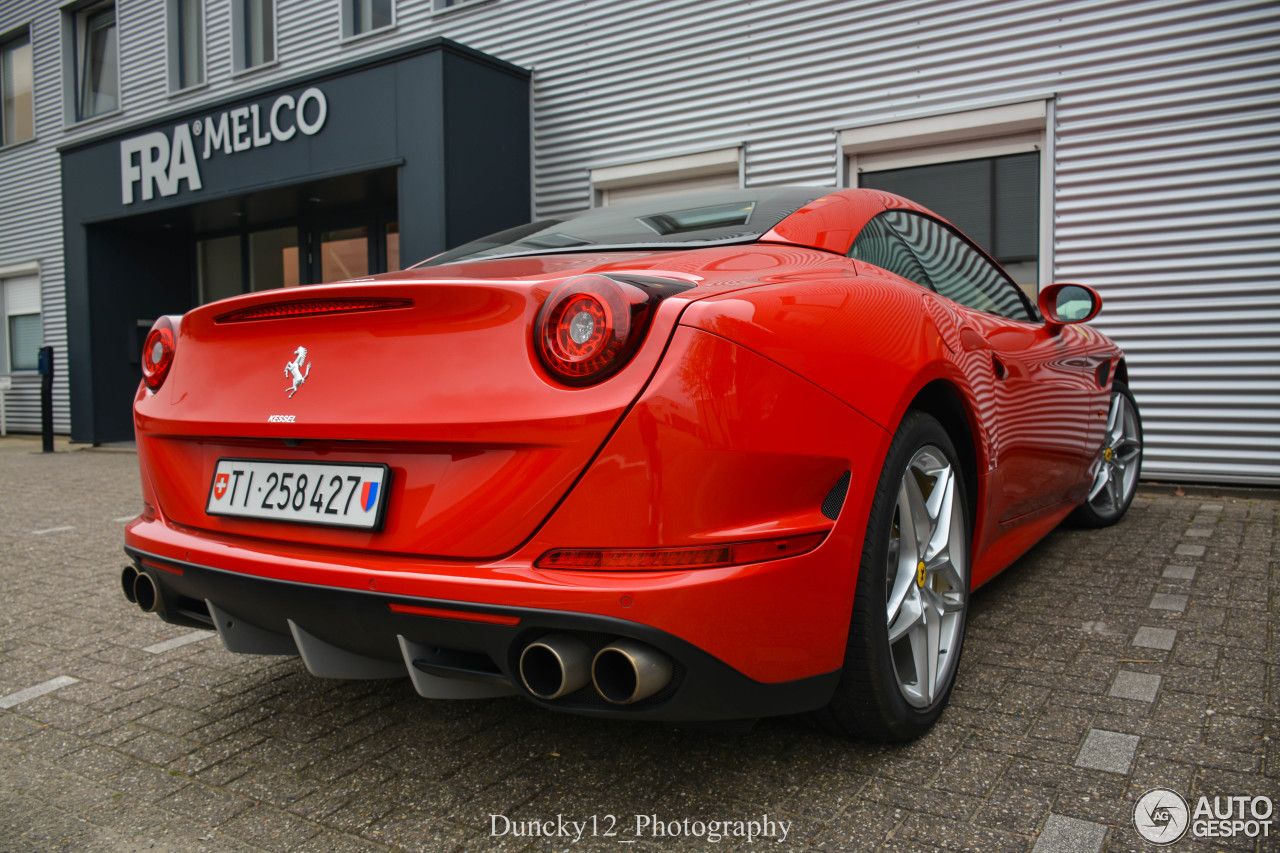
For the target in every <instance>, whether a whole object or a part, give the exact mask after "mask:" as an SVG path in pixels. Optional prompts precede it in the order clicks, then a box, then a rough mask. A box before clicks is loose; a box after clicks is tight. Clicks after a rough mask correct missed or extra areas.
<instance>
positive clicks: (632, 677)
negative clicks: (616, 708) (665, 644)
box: [591, 639, 672, 705]
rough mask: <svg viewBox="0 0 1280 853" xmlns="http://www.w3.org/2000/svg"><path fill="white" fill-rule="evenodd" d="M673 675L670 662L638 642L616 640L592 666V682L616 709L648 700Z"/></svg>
mask: <svg viewBox="0 0 1280 853" xmlns="http://www.w3.org/2000/svg"><path fill="white" fill-rule="evenodd" d="M671 672H672V668H671V658H669V657H667V656H666V655H664V654H663V653H662V652H660V651H658V650H657V649H654V648H651V647H649V646H646V645H645V644H644V643H641V642H637V641H636V640H625V639H623V640H615V641H614V642H612V643H610V644H609V645H607V646H605V647H604V648H603V649H601V650H600V651H598V652H596V656H595V659H594V660H593V661H592V662H591V681H592V682H593V683H594V684H595V686H596V690H598V691H599V692H600V695H601V696H603V697H604V698H605V700H606V701H608V702H612V703H613V704H614V705H630V704H632V703H633V702H639V701H640V700H641V699H648V698H649V697H650V696H652V695H653V694H655V693H657V692H658V691H659V690H661V689H662V688H664V687H666V686H667V684H669V683H670V681H671Z"/></svg>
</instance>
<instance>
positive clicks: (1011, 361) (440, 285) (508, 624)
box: [122, 189, 1141, 739]
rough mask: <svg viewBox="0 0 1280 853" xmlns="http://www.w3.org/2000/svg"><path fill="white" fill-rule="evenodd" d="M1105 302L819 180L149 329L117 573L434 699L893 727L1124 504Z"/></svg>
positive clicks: (135, 585) (1123, 439)
mask: <svg viewBox="0 0 1280 853" xmlns="http://www.w3.org/2000/svg"><path fill="white" fill-rule="evenodd" d="M872 223H874V224H872ZM855 238H856V239H855ZM912 276H915V277H914V278H913V277H912ZM1100 305H1101V301H1100V298H1099V297H1098V296H1097V294H1096V293H1095V292H1094V291H1092V290H1090V289H1088V288H1086V287H1083V286H1080V285H1065V284H1061V285H1052V286H1049V287H1046V288H1044V289H1043V290H1042V292H1041V309H1040V310H1041V312H1043V314H1044V316H1041V314H1040V313H1038V312H1037V311H1036V309H1035V308H1034V307H1033V306H1031V304H1030V302H1029V301H1028V300H1027V299H1026V298H1025V296H1023V294H1022V292H1021V291H1020V290H1019V289H1018V288H1017V286H1016V285H1015V284H1014V283H1013V282H1012V280H1010V279H1009V278H1008V276H1007V275H1006V274H1005V273H1004V272H1003V271H1001V270H1000V269H999V267H998V266H997V265H995V264H994V262H992V261H991V260H990V258H988V257H987V256H986V255H985V254H984V253H982V251H981V250H980V249H978V248H977V247H976V246H974V245H973V244H972V243H971V242H969V241H967V239H966V238H964V237H963V235H960V234H959V232H956V231H955V230H954V229H953V228H952V227H951V226H949V225H947V224H946V223H945V222H943V221H941V220H938V219H937V218H936V217H931V216H930V215H929V214H928V212H927V211H924V210H923V209H922V208H919V207H918V206H916V205H913V204H911V203H910V202H907V201H905V200H904V199H900V198H897V197H894V196H889V195H887V194H882V193H876V192H873V191H869V190H845V191H838V192H834V193H830V194H824V191H823V190H815V189H769V190H753V191H739V192H736V193H727V194H722V195H714V194H709V195H707V196H703V197H700V198H698V199H696V200H694V201H683V202H681V201H677V202H676V203H675V204H668V203H667V202H665V201H663V202H652V203H636V204H635V205H632V206H625V205H623V206H619V207H617V208H606V209H604V210H601V211H593V212H589V213H587V214H585V215H582V216H580V217H568V218H566V219H564V220H549V221H543V222H536V223H532V224H530V225H528V226H522V227H521V228H516V229H511V230H510V231H508V232H503V233H502V234H497V235H492V236H491V237H489V238H484V239H482V240H479V241H476V242H475V243H472V244H468V245H467V246H463V247H460V248H459V249H456V250H453V251H451V252H448V253H446V254H444V255H442V256H438V257H436V258H433V259H431V260H430V261H428V262H426V263H424V264H421V265H419V266H418V267H415V268H412V269H410V270H406V271H404V272H398V273H389V274H385V275H380V276H375V277H372V278H369V279H361V280H358V281H353V282H346V283H341V284H334V285H324V286H314V287H307V288H301V289H290V290H277V291H272V292H264V293H256V294H249V295H245V296H240V297H236V298H234V299H229V300H225V301H222V302H218V303H214V304H211V305H206V306H203V307H200V308H198V309H196V310H194V311H191V312H189V313H188V314H186V315H185V316H183V317H166V318H162V319H161V320H160V321H158V322H157V324H156V326H155V328H154V329H153V330H152V332H151V334H150V336H149V337H148V340H147V343H146V346H145V353H144V364H143V373H144V381H143V382H142V384H141V385H140V386H139V388H138V392H137V396H136V398H135V401H134V414H135V425H136V432H137V439H138V456H139V461H140V465H141V470H142V491H143V500H144V511H143V513H142V515H141V516H139V517H138V518H137V519H136V520H134V521H133V522H131V523H130V524H129V525H128V527H127V529H126V551H127V553H128V554H129V556H130V558H131V561H132V562H131V563H130V565H129V566H127V567H126V568H125V569H124V572H123V574H122V584H123V588H124V593H125V595H126V597H128V598H129V599H130V600H132V601H134V602H136V603H137V604H138V605H140V606H141V607H142V608H143V609H144V610H149V611H155V612H158V613H159V614H160V616H161V617H162V618H164V619H166V620H168V621H170V622H173V623H176V624H183V625H190V626H199V627H206V628H212V629H214V630H216V631H217V632H218V634H219V635H220V637H221V639H222V641H223V643H224V645H225V646H226V647H227V648H228V649H229V650H231V651H234V652H242V653H248V654H280V655H300V656H301V657H302V660H303V662H304V663H305V665H306V667H307V669H308V670H310V671H311V672H312V673H313V674H315V675H317V676H322V677H332V678H392V677H403V676H406V675H407V676H408V677H409V678H411V679H412V681H413V684H414V686H415V688H416V689H417V690H418V692H419V693H421V694H422V695H424V696H427V697H433V698H479V697H488V696H500V695H504V694H518V695H522V696H524V697H525V698H526V699H529V700H531V701H533V702H536V703H538V704H541V705H544V706H547V707H551V708H556V709H560V710H565V711H572V712H576V713H582V714H594V715H602V716H604V715H607V716H618V717H631V718H639V719H650V720H672V721H699V720H742V719H751V718H756V717H761V716H768V715H775V714H785V713H796V712H805V711H820V713H819V714H818V715H817V717H816V719H818V720H819V721H820V722H822V723H823V724H825V725H827V726H828V727H829V728H832V729H834V730H836V731H840V732H844V733H848V734H860V735H865V736H869V737H876V738H888V739H902V738H908V737H912V736H915V735H918V734H920V733H921V732H923V731H924V730H926V729H927V728H928V726H929V725H931V724H932V722H933V721H934V720H936V719H937V716H938V715H939V714H940V713H941V712H942V709H943V707H944V706H945V704H946V701H947V697H948V695H949V693H950V690H951V686H952V684H953V683H954V678H955V674H956V671H957V669H958V662H959V658H960V652H961V648H962V643H963V637H964V628H965V616H966V613H967V605H968V600H969V593H970V590H971V588H972V587H973V586H974V585H975V584H977V583H981V582H982V581H984V580H986V579H987V578H989V577H991V576H992V575H993V574H994V573H995V572H996V571H998V570H999V569H1001V568H1003V567H1004V566H1005V565H1008V563H1009V562H1010V561H1012V560H1013V559H1014V558H1016V557H1017V556H1018V555H1019V554H1020V553H1022V552H1023V551H1024V550H1025V549H1026V548H1028V547H1030V546H1031V545H1032V544H1033V543H1034V542H1035V541H1036V540H1037V539H1038V538H1040V537H1041V536H1043V535H1044V534H1045V533H1046V532H1047V531H1048V530H1050V529H1052V527H1053V526H1054V525H1056V524H1057V523H1058V522H1059V521H1061V520H1062V519H1063V518H1064V517H1066V516H1067V515H1068V514H1069V513H1071V512H1072V511H1073V510H1075V511H1076V512H1077V514H1081V513H1083V514H1084V519H1083V520H1084V521H1085V522H1086V523H1089V524H1092V525H1095V526H1100V525H1103V524H1111V523H1114V522H1116V521H1118V520H1119V519H1120V517H1121V516H1122V515H1123V514H1124V511H1125V509H1126V508H1127V507H1128V503H1129V501H1131V500H1132V496H1133V491H1134V488H1135V486H1136V482H1137V474H1138V466H1139V464H1140V459H1141V425H1140V421H1139V419H1138V414H1137V408H1136V405H1135V404H1134V402H1133V398H1132V395H1131V394H1130V393H1129V392H1128V390H1127V388H1124V387H1123V383H1122V381H1121V380H1122V379H1123V378H1125V373H1124V365H1123V362H1122V361H1121V353H1120V351H1119V349H1118V348H1116V347H1115V345H1114V344H1113V343H1111V342H1110V341H1109V340H1107V339H1106V338H1105V337H1104V336H1102V335H1099V334H1098V333H1096V332H1094V331H1092V330H1089V329H1087V328H1086V327H1083V326H1079V325H1078V324H1080V323H1082V322H1084V321H1086V320H1088V319H1089V318H1091V317H1092V316H1093V315H1094V314H1096V313H1097V311H1098V309H1099V307H1100ZM1077 507H1078V509H1077Z"/></svg>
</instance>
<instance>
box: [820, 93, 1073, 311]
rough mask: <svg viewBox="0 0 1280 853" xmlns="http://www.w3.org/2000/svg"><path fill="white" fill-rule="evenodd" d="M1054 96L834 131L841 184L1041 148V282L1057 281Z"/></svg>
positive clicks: (1041, 284) (1043, 283)
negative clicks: (886, 172) (872, 175)
mask: <svg viewBox="0 0 1280 853" xmlns="http://www.w3.org/2000/svg"><path fill="white" fill-rule="evenodd" d="M1054 122H1055V106H1054V98H1053V97H1052V96H1046V97H1042V98H1037V99H1035V100H1029V101H1021V102H1018V103H1012V104H999V105H995V106H988V107H975V108H971V109H966V110H960V111H957V112H951V113H945V114H940V115H928V116H922V117H919V118H912V119H906V120H903V121H894V122H885V123H879V124H867V125H861V126H857V127H850V128H845V129H842V130H837V132H836V138H837V143H836V148H837V152H836V156H837V168H838V169H839V174H840V177H841V180H840V183H841V184H842V185H843V186H849V187H856V186H858V175H859V174H860V173H862V172H878V171H883V170H886V169H904V168H908V167H910V166H928V165H932V164H935V163H951V162H955V161H957V160H972V159H977V158H985V157H999V156H1002V155H1005V154H1020V153H1023V152H1027V151H1039V152H1040V239H1039V255H1040V257H1039V262H1038V264H1037V266H1038V268H1039V285H1038V286H1039V287H1045V286H1047V285H1049V284H1051V283H1052V282H1053V269H1054V267H1053V201H1054V175H1053V160H1054Z"/></svg>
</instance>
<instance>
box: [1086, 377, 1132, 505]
mask: <svg viewBox="0 0 1280 853" xmlns="http://www.w3.org/2000/svg"><path fill="white" fill-rule="evenodd" d="M1141 456H1142V439H1141V433H1139V431H1138V415H1137V412H1136V411H1134V408H1133V404H1132V403H1130V402H1129V398H1128V397H1126V396H1125V395H1124V394H1121V393H1120V392H1119V391H1112V392H1111V411H1110V412H1109V413H1108V414H1107V435H1106V438H1105V439H1104V440H1103V443H1102V452H1101V453H1100V454H1098V462H1097V465H1098V468H1097V470H1096V471H1095V472H1094V475H1093V485H1092V486H1090V487H1089V498H1088V500H1089V506H1090V507H1091V508H1092V509H1093V511H1094V512H1095V513H1097V514H1098V515H1099V516H1100V517H1102V518H1112V517H1114V516H1116V515H1119V514H1120V513H1121V512H1123V511H1124V508H1125V507H1127V506H1128V505H1129V498H1131V497H1132V496H1133V490H1134V489H1136V488H1137V487H1138V468H1139V465H1138V460H1139V458H1140V457H1141Z"/></svg>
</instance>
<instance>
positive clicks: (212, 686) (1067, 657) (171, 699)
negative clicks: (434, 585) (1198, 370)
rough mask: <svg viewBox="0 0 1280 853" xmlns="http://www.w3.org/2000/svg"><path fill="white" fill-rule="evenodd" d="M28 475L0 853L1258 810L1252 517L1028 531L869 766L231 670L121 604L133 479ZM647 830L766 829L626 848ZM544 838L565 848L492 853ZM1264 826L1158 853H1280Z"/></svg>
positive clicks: (842, 758) (88, 453)
mask: <svg viewBox="0 0 1280 853" xmlns="http://www.w3.org/2000/svg"><path fill="white" fill-rule="evenodd" d="M37 448H38V442H34V441H32V440H30V439H27V438H8V439H3V440H0V709H2V710H0V850H4V851H40V853H46V851H53V850H74V851H113V853H114V851H143V850H150V851H182V852H183V853H188V851H257V850H270V851H285V850H288V851H294V850H302V851H307V850H314V851H373V850H400V849H403V850H424V851H433V853H434V851H445V850H453V849H467V850H501V851H517V850H524V849H532V850H553V849H555V850H559V849H567V850H575V851H576V850H647V851H653V850H670V851H676V850H680V851H684V850H704V849H715V850H761V849H770V850H772V849H797V850H799V849H810V848H812V849H826V850H886V851H924V850H939V849H941V850H973V851H984V852H985V851H1006V850H1007V851H1035V853H1047V852H1048V851H1050V850H1065V851H1076V850H1080V851H1093V850H1106V851H1131V850H1132V851H1152V850H1155V849H1158V848H1155V847H1152V846H1150V845H1148V844H1146V843H1145V842H1144V841H1143V840H1142V839H1141V838H1140V837H1139V836H1138V835H1137V833H1136V831H1135V830H1134V828H1133V825H1132V822H1131V821H1132V815H1133V808H1134V803H1135V802H1136V800H1137V798H1138V797H1139V796H1141V795H1142V794H1143V793H1144V792H1145V791H1147V790H1148V789H1150V788H1152V787H1155V786H1163V787H1168V788H1171V789H1173V790H1174V791H1177V792H1180V793H1181V794H1183V795H1184V796H1187V797H1188V798H1190V799H1193V800H1194V798H1195V797H1198V796H1200V795H1201V794H1205V795H1208V796H1210V797H1213V796H1215V795H1217V796H1228V795H1242V794H1243V795H1250V796H1269V797H1271V798H1272V799H1280V725H1278V720H1280V655H1278V654H1277V652H1278V651H1280V538H1278V534H1277V515H1278V514H1280V494H1277V493H1275V492H1271V493H1267V492H1257V493H1253V494H1248V495H1237V496H1236V497H1230V496H1227V497H1213V496H1205V495H1203V494H1199V495H1191V496H1186V497H1175V496H1173V495H1172V494H1170V491H1171V490H1170V489H1160V490H1155V489H1144V491H1143V492H1142V493H1141V494H1140V495H1139V498H1138V499H1137V500H1136V501H1135V503H1134V506H1133V509H1132V510H1131V512H1130V514H1129V516H1128V518H1127V519H1126V520H1125V521H1124V522H1123V523H1122V524H1120V525H1119V526H1117V527H1114V528H1111V529H1109V530H1103V531H1079V530H1059V531H1057V532H1055V533H1053V534H1052V535H1051V536H1050V537H1049V538H1048V539H1046V540H1045V541H1044V542H1043V543H1041V544H1040V545H1039V546H1038V547H1036V548H1035V549H1034V550H1033V551H1032V552H1031V553H1030V554H1028V555H1027V556H1026V557H1024V558H1023V559H1022V560H1021V561H1019V563H1018V564H1017V565H1015V566H1014V567H1012V568H1011V569H1010V570H1009V571H1007V572H1006V573H1005V574H1004V575H1003V576H1002V577H1000V578H999V579H997V580H996V581H994V582H993V583H991V584H990V585H989V586H988V587H987V588H985V589H983V590H982V591H980V592H979V593H978V594H977V595H976V596H975V597H974V600H973V603H972V616H971V623H970V629H969V637H968V641H967V645H966V647H965V652H964V658H963V661H962V663H961V672H960V680H959V684H958V686H957V688H956V690H955V693H954V695H953V697H952V701H951V707H950V709H949V710H948V711H947V712H946V713H945V714H944V715H943V717H942V720H941V722H940V723H939V724H938V726H937V727H936V728H935V729H934V730H933V731H932V732H931V733H930V734H929V735H928V736H926V737H924V738H921V739H920V740H919V741H917V742H915V743H912V744H909V745H906V746H898V747H886V746H872V745H867V744H861V743H853V742H847V741H843V740H839V739H836V738H833V737H829V736H827V735H824V734H820V733H817V732H814V731H812V730H810V729H808V728H806V727H804V726H803V725H801V724H799V723H797V722H795V721H792V720H785V719H783V720H767V721H764V722H762V723H760V724H759V725H757V726H756V728H755V729H754V730H753V731H751V732H750V733H748V734H728V733H723V732H701V731H682V730H675V729H671V728H667V727H662V726H656V725H641V724H635V723H625V722H624V723H618V722H605V721H596V720H584V719H579V718H575V717H570V716H564V715H558V714H551V713H548V712H545V711H542V710H540V709H538V708H535V707H533V706H532V705H529V704H527V703H525V702H522V701H520V700H518V699H501V700H489V701H480V702H458V703H449V702H429V701H426V700H424V699H421V698H419V697H418V696H417V695H416V694H414V692H413V691H412V689H411V688H410V687H409V685H408V683H407V681H375V682H336V681H323V680H319V679H316V678H313V677H311V676H310V675H308V674H307V673H306V671H305V670H304V669H303V667H302V665H301V664H300V663H299V662H298V661H297V660H296V659H287V658H286V659H281V658H255V657H247V656H237V655H232V654H229V653H227V652H225V651H224V650H223V649H222V648H221V646H220V645H219V643H218V641H217V640H216V639H215V638H213V637H212V635H208V636H203V637H202V636H191V635H192V632H191V631H189V630H188V629H185V628H175V627H173V626H169V625H166V624H164V623H162V622H161V621H160V620H159V619H157V618H155V617H154V616H149V615H146V614H143V613H141V612H140V611H139V610H138V609H137V608H136V607H134V606H132V605H129V604H127V603H126V602H125V601H124V599H123V597H122V596H121V595H120V591H119V581H118V575H119V569H120V567H121V566H122V565H123V562H124V558H123V554H122V552H121V544H122V536H121V527H122V524H123V519H125V518H126V517H129V516H132V515H133V514H134V513H135V512H136V511H137V509H138V505H139V498H138V488H137V472H136V459H135V457H134V456H133V455H132V454H131V453H128V452H106V451H102V450H88V449H70V448H68V447H67V446H66V445H65V444H63V445H61V446H60V452H58V453H56V454H53V455H42V454H39V453H37V452H34V451H35V450H36V449H37ZM36 694H39V695H36ZM651 815H656V816H657V817H658V818H659V819H660V820H662V821H667V822H669V821H683V820H685V819H686V818H687V819H689V821H690V827H691V828H695V827H694V824H693V823H692V822H693V821H696V820H702V821H712V820H721V821H730V822H733V821H750V820H756V821H762V820H764V816H765V815H767V816H768V820H770V821H777V822H789V825H788V833H787V837H786V840H785V841H779V842H777V843H770V842H766V841H761V840H759V839H757V840H755V841H753V842H751V843H748V842H747V840H746V839H744V838H738V837H733V836H730V837H728V838H725V839H724V840H722V841H720V842H718V843H717V844H715V845H714V846H713V845H712V844H710V842H709V841H708V839H707V838H706V837H703V838H691V837H665V838H662V837H657V838H655V837H654V836H653V834H652V830H651V829H650V830H648V831H646V832H645V834H644V835H643V836H641V837H639V838H638V839H637V836H636V834H635V827H636V821H637V816H651ZM495 816H497V817H495ZM593 817H594V818H595V825H594V832H595V835H594V837H593V836H592V832H593V827H592V825H591V823H590V822H591V820H592V818H593ZM642 819H643V818H642ZM561 820H562V821H564V822H565V826H566V831H569V832H573V829H572V828H570V824H571V823H572V822H584V821H585V822H586V825H585V827H584V835H583V837H582V839H581V840H580V841H576V842H575V841H574V838H573V837H559V838H552V839H547V838H537V837H534V838H530V837H528V836H516V835H514V834H513V833H507V834H505V835H501V834H500V835H495V834H494V828H495V826H496V828H497V829H499V830H501V829H503V828H504V827H507V826H510V827H521V828H524V829H527V828H529V827H530V826H531V824H530V822H532V821H537V822H539V826H540V827H541V828H542V829H543V830H544V831H546V830H552V829H554V830H556V831H558V830H559V828H560V826H561V824H560V823H557V821H561ZM507 821H509V822H510V823H507ZM614 821H616V823H614ZM731 826H732V825H731ZM1272 827H1273V830H1274V831H1273V835H1272V837H1270V838H1268V839H1265V840H1262V839H1248V838H1244V837H1237V838H1234V839H1217V840H1215V841H1212V842H1210V841H1208V840H1192V839H1189V838H1188V839H1184V840H1183V841H1182V842H1179V843H1178V844H1177V845H1175V846H1174V847H1172V848H1165V849H1173V850H1188V851H1190V850H1194V851H1200V850H1206V851H1207V850H1252V851H1265V850H1277V849H1280V841H1277V839H1276V838H1275V835H1276V834H1278V833H1280V815H1275V816H1273V823H1272ZM611 828H612V829H614V830H615V831H617V832H618V833H619V834H618V835H617V836H612V837H609V836H606V835H605V834H604V833H605V832H606V831H608V830H609V829H611ZM682 831H683V829H682ZM773 832H774V834H775V835H776V834H778V833H779V832H780V830H779V828H778V826H777V825H775V826H774V828H773ZM629 842H630V843H629Z"/></svg>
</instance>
